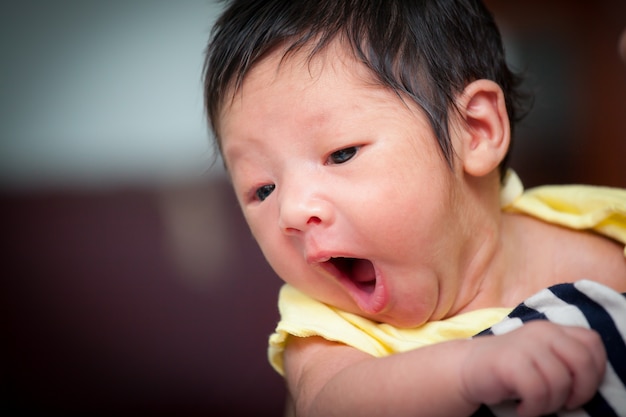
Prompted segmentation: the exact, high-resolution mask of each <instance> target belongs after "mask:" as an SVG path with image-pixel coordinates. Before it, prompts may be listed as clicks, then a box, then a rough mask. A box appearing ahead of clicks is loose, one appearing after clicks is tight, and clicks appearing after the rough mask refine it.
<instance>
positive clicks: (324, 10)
mask: <svg viewBox="0 0 626 417" xmlns="http://www.w3.org/2000/svg"><path fill="white" fill-rule="evenodd" d="M336 39H341V40H342V42H345V44H346V45H349V46H350V47H351V49H352V51H353V53H354V56H355V57H356V58H357V59H358V60H359V61H361V62H362V63H363V64H365V65H366V66H367V67H368V68H369V69H370V70H371V72H372V74H373V75H374V76H375V77H376V79H377V80H378V81H379V82H380V83H381V85H383V86H386V87H388V88H390V89H391V90H393V91H395V92H396V93H397V94H398V95H400V96H401V97H409V98H410V99H411V100H413V101H414V102H415V103H416V104H417V105H418V106H419V107H421V108H422V109H423V111H424V112H425V114H426V116H427V118H428V120H429V123H430V125H431V126H432V129H433V131H434V133H435V136H436V137H437V139H438V142H439V146H440V148H441V150H442V152H443V155H444V157H445V158H446V160H447V161H448V164H449V165H450V166H452V161H453V149H452V144H451V140H450V134H449V131H448V118H449V111H450V109H454V108H455V107H454V100H455V97H456V96H457V95H458V94H459V93H461V92H462V91H463V89H464V88H465V86H467V84H469V83H470V82H472V81H475V80H478V79H489V80H492V81H494V82H496V83H497V84H498V85H499V86H500V87H501V88H502V90H503V92H504V97H505V102H506V108H507V112H508V116H509V120H510V121H511V131H513V125H514V122H516V121H517V120H519V118H521V117H520V115H521V113H522V111H523V110H522V106H523V104H524V95H523V94H521V93H520V91H519V90H518V89H519V84H520V82H521V79H520V78H519V77H518V76H517V75H515V74H514V73H513V72H512V71H511V70H510V69H509V68H508V66H507V64H506V62H505V57H504V48H503V46H502V40H501V37H500V32H499V30H498V28H497V26H496V24H495V21H494V19H493V17H492V15H491V13H490V12H489V11H488V10H487V9H486V8H485V6H484V5H483V4H482V3H481V2H480V1H479V0H234V1H232V2H229V5H228V7H227V8H226V10H225V11H224V12H223V14H222V15H221V16H220V18H219V19H218V20H217V22H216V24H215V26H214V28H213V31H212V33H211V41H210V43H209V46H208V48H207V55H206V60H205V63H204V88H205V106H206V111H207V115H208V118H209V122H210V125H211V128H212V129H213V132H214V133H215V136H216V140H217V143H218V146H219V145H220V137H219V116H220V111H221V109H222V107H223V105H224V103H225V101H226V100H227V99H232V98H233V96H234V94H236V92H237V90H238V89H239V88H240V87H241V84H242V82H243V80H244V78H245V76H246V74H247V73H248V71H249V70H250V69H251V68H252V67H253V66H254V65H255V64H256V63H257V62H258V61H259V60H260V59H262V58H263V57H265V56H266V55H267V54H268V53H271V52H272V51H274V50H275V49H276V48H277V47H278V46H282V47H286V50H287V52H286V54H289V53H292V52H294V51H298V50H300V49H301V48H302V47H303V46H311V47H312V48H311V52H310V55H309V57H313V56H314V55H315V54H316V53H318V52H319V51H321V50H323V49H324V48H325V47H326V46H328V45H329V44H330V43H331V42H332V41H334V40H336ZM505 159H506V158H505Z"/></svg>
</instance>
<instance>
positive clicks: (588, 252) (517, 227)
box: [463, 213, 626, 311]
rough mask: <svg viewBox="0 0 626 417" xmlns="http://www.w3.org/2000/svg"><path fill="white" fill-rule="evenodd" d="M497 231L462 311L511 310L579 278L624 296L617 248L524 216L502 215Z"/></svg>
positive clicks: (625, 275) (624, 273)
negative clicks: (474, 290) (476, 284)
mask: <svg viewBox="0 0 626 417" xmlns="http://www.w3.org/2000/svg"><path fill="white" fill-rule="evenodd" d="M500 226H501V227H500V230H499V238H498V239H499V244H498V245H497V246H496V247H494V251H493V252H492V256H491V257H490V258H487V262H485V268H484V269H483V270H482V271H483V272H482V274H483V275H482V276H481V277H480V279H476V282H480V288H479V290H478V291H477V293H476V297H475V298H474V299H473V300H472V301H471V302H470V303H469V304H467V305H466V307H465V308H464V309H463V310H464V311H469V310H474V309H477V308H483V307H514V306H515V305H517V304H519V303H520V302H522V301H523V300H524V299H526V298H528V297H529V296H531V295H533V294H534V293H536V292H538V291H540V290H541V289H543V288H546V287H549V286H551V285H554V284H559V283H563V282H574V281H578V280H581V279H591V280H594V281H598V282H601V283H603V284H605V285H608V286H610V287H612V288H614V289H616V290H618V291H620V292H625V291H626V259H625V258H624V256H623V250H624V249H623V247H622V246H621V245H619V244H618V243H616V242H614V241H612V240H610V239H607V238H605V237H602V236H598V235H595V234H592V233H588V232H581V231H575V230H571V229H566V228H562V227H559V226H555V225H552V224H548V223H545V222H542V221H540V220H537V219H535V218H532V217H528V216H525V215H518V214H509V213H504V214H503V215H502V219H501V224H500Z"/></svg>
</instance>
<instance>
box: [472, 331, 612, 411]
mask: <svg viewBox="0 0 626 417" xmlns="http://www.w3.org/2000/svg"><path fill="white" fill-rule="evenodd" d="M474 342H475V343H474ZM469 345H471V348H470V351H469V354H468V356H467V359H466V361H465V362H464V364H463V367H462V370H461V383H462V387H463V388H462V389H463V390H464V393H465V394H464V395H465V396H466V398H467V400H469V401H470V402H473V403H483V404H497V403H500V402H502V401H505V400H511V399H514V400H518V401H519V406H518V408H517V412H518V413H519V415H520V416H524V417H530V416H539V415H543V414H549V413H553V412H556V411H557V410H562V409H563V408H565V409H573V408H576V407H579V406H581V405H582V404H584V403H586V402H587V401H589V400H590V399H591V398H592V397H593V395H594V394H595V392H596V391H597V389H598V386H599V385H600V383H601V381H602V378H603V376H604V371H605V367H606V352H605V349H604V346H603V345H602V341H601V339H600V337H599V336H598V334H597V333H596V332H594V331H592V330H588V329H584V328H580V327H568V326H560V325H557V324H554V323H550V322H547V321H535V322H530V323H527V324H526V325H524V326H523V327H521V328H519V329H517V330H514V331H512V332H510V333H507V334H503V335H499V336H484V337H477V338H476V339H475V340H473V341H472V343H469Z"/></svg>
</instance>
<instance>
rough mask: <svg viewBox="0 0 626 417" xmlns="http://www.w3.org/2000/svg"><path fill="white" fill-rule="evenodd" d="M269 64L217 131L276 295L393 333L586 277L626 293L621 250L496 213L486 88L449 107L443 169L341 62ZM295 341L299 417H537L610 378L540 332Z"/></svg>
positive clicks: (494, 109)
mask: <svg viewBox="0 0 626 417" xmlns="http://www.w3.org/2000/svg"><path fill="white" fill-rule="evenodd" d="M281 56H282V54H280V52H276V53H274V54H270V55H269V56H268V57H267V58H265V59H264V60H263V61H262V62H261V63H259V64H257V65H256V67H255V68H253V69H252V71H251V72H250V73H249V74H248V75H247V77H246V79H245V80H244V83H243V86H242V88H241V89H240V90H239V91H237V92H235V93H234V96H233V100H232V102H230V101H229V102H228V105H226V106H225V107H224V110H223V112H222V117H221V120H220V124H219V127H218V130H219V134H220V137H221V140H222V143H221V144H222V150H223V156H224V160H225V162H226V165H227V168H228V170H229V172H230V175H231V177H232V180H233V186H234V189H235V192H236V195H237V198H238V200H239V203H240V205H241V207H242V210H243V213H244V216H245V218H246V220H247V222H248V224H249V226H250V229H251V231H252V233H253V235H254V237H255V238H256V240H257V242H258V243H259V245H260V247H261V249H262V251H263V253H264V255H265V257H266V259H267V260H268V262H269V263H270V265H271V266H272V268H273V269H274V270H275V271H276V273H277V274H278V275H279V276H280V277H281V278H282V279H283V280H284V281H285V282H288V283H289V284H291V285H293V286H294V287H296V288H298V289H300V290H301V291H303V292H305V293H307V294H309V295H311V296H312V297H314V298H316V299H318V300H320V301H322V302H325V303H328V304H331V305H334V306H337V307H339V308H341V309H343V310H345V311H349V312H353V313H355V314H359V315H362V316H364V317H367V318H370V319H372V320H376V321H380V322H386V323H390V324H392V325H395V326H399V327H403V326H418V325H420V324H423V323H425V322H427V321H432V320H440V319H443V318H447V317H451V316H454V315H456V314H458V313H461V312H465V311H470V310H474V309H478V308H483V307H494V306H499V307H506V306H509V307H512V306H514V305H516V304H518V303H519V302H520V301H521V300H523V299H524V298H526V297H528V296H530V295H531V294H533V293H535V292H536V291H538V290H539V289H541V288H544V287H546V286H549V285H551V284H554V283H558V282H564V281H572V280H575V279H579V278H580V277H583V276H584V277H586V278H591V279H597V280H598V281H600V282H603V283H605V284H607V285H610V286H612V287H613V288H615V289H618V290H621V291H625V290H626V262H625V261H624V257H623V256H622V255H621V251H622V249H621V248H620V247H619V246H618V245H617V244H616V243H614V242H612V241H609V240H606V239H604V238H600V237H598V236H594V235H589V234H585V233H580V232H572V231H570V230H565V229H560V228H558V227H555V226H552V225H548V224H544V223H541V222H539V221H537V220H534V219H531V218H528V217H525V216H520V215H511V214H502V213H501V211H500V207H499V200H498V197H499V194H498V192H499V173H498V170H497V166H498V164H499V162H500V161H501V160H502V158H503V157H504V154H505V153H506V150H507V148H508V145H509V136H510V132H509V128H508V119H507V116H506V109H505V107H504V99H503V96H502V91H501V90H500V89H499V87H498V86H497V85H496V84H494V83H493V82H491V81H488V80H477V81H474V82H473V83H470V84H469V85H468V86H467V87H466V89H465V90H464V92H463V94H460V95H459V97H458V99H457V106H458V108H459V113H458V115H455V116H454V118H453V120H451V132H452V140H453V145H454V148H455V151H456V158H455V164H454V166H453V168H452V169H450V167H449V166H448V165H447V164H446V163H445V161H444V159H443V157H442V156H441V153H440V150H439V149H438V147H437V146H438V145H437V143H436V140H435V138H434V136H433V133H432V131H431V129H430V128H429V126H428V124H427V122H426V119H425V117H424V116H423V114H422V113H421V112H420V111H419V109H417V108H416V107H415V106H413V105H412V104H410V102H409V101H408V100H404V102H403V101H402V100H400V98H399V97H398V96H397V95H395V94H394V93H392V92H390V91H388V90H386V89H384V88H382V87H380V86H378V85H377V84H376V83H375V82H374V81H373V80H372V78H371V76H370V75H369V73H368V72H367V71H366V69H365V68H363V67H362V66H361V64H359V63H357V62H355V61H354V60H353V59H352V58H351V56H350V55H349V54H347V53H346V52H345V50H344V49H343V48H342V47H341V45H339V44H334V45H333V46H332V47H330V48H329V49H328V50H326V51H324V52H323V53H321V54H320V55H318V56H316V57H315V58H313V59H312V60H311V61H307V60H306V59H305V58H304V54H303V53H296V54H295V55H291V56H289V57H288V58H287V59H286V60H283V61H281ZM339 257H347V258H358V259H360V261H358V262H355V263H354V265H356V266H355V267H354V269H353V271H347V270H346V269H345V268H343V267H341V266H340V265H339V263H332V262H327V261H328V260H329V259H332V258H339ZM530 259H532V262H529V261H528V260H530ZM599 265H601V266H599ZM529 277H531V278H529ZM546 277H547V279H546ZM607 277H610V278H607ZM522 278H523V279H522ZM416 294H417V295H419V296H416ZM556 335H558V337H556ZM290 340H291V341H290V343H289V345H288V347H287V349H286V352H285V358H284V360H285V370H286V379H287V382H288V386H289V389H290V392H291V394H292V396H293V397H294V400H295V405H296V408H297V409H298V411H299V415H326V416H328V415H334V414H333V413H337V415H349V414H353V415H363V416H365V415H388V414H389V413H390V412H393V413H394V415H405V414H406V415H416V412H417V411H419V412H420V413H421V414H419V415H470V414H471V413H472V412H473V411H474V410H475V409H476V408H477V407H478V405H479V404H480V403H490V404H493V403H498V402H501V401H503V400H506V399H511V398H516V399H520V400H521V402H520V405H519V412H520V413H521V415H528V416H530V415H539V414H543V413H548V412H552V411H555V410H558V409H560V408H563V407H570V408H571V407H576V406H578V405H580V404H582V403H583V402H584V401H586V400H588V399H589V398H590V397H591V395H593V393H594V392H595V390H596V388H597V386H598V384H599V382H600V380H601V378H602V375H603V372H604V363H605V357H604V349H603V347H602V344H601V343H600V341H599V339H598V337H597V336H596V335H595V333H593V332H591V331H587V330H585V329H573V328H563V327H559V326H556V325H553V324H551V323H532V324H531V325H529V326H524V327H523V328H522V329H520V330H518V331H514V332H512V333H510V334H507V335H504V336H498V337H485V338H479V339H476V340H472V341H467V340H464V341H453V342H449V343H441V344H438V345H434V346H431V347H428V348H422V349H418V350H415V351H411V352H407V353H403V354H397V355H393V356H391V357H388V358H383V359H374V358H372V357H370V356H368V355H366V354H364V353H362V352H360V351H357V350H356V349H353V348H350V347H347V346H344V345H340V344H335V343H330V342H327V341H325V340H323V339H321V338H316V337H312V338H306V339H299V338H295V337H294V338H292V339H290ZM528 341H532V343H530V344H529V342H528ZM505 346H506V349H505V348H504V347H505ZM511 358H516V360H511ZM390 375H392V376H390ZM424 375H428V376H429V377H428V378H424V377H423V376H424ZM459 375H460V376H461V377H460V378H459ZM380 381H385V383H384V384H381V383H380Z"/></svg>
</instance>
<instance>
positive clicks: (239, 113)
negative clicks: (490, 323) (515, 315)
mask: <svg viewBox="0 0 626 417" xmlns="http://www.w3.org/2000/svg"><path fill="white" fill-rule="evenodd" d="M279 60H280V55H277V54H275V55H271V56H269V57H268V58H267V59H265V60H264V61H262V62H261V63H259V64H257V66H256V67H255V68H254V69H253V70H252V71H251V72H250V73H249V74H248V75H247V77H246V79H245V82H244V84H243V87H242V89H241V90H240V91H238V92H237V93H236V94H235V98H234V101H233V102H232V104H230V102H228V103H229V105H228V106H227V107H226V108H225V109H224V111H223V113H222V117H221V120H220V133H221V138H222V149H223V156H224V159H225V162H226V165H227V167H228V169H229V172H230V175H231V176H232V180H233V184H234V189H235V192H236V195H237V198H238V200H239V203H240V204H241V207H242V209H243V213H244V216H245V218H246V220H247V222H248V224H249V226H250V228H251V230H252V233H253V235H254V237H255V238H256V240H257V242H258V244H259V245H260V247H261V249H262V251H263V253H264V255H265V257H266V258H267V260H268V261H269V263H270V264H271V266H272V267H273V268H274V270H275V271H276V273H277V274H278V275H279V276H280V277H281V278H282V279H283V280H284V281H286V282H288V283H290V284H292V285H293V286H295V287H296V288H298V289H300V290H301V291H303V292H305V293H308V294H309V295H310V296H312V297H314V298H317V299H319V300H320V301H322V302H325V303H328V304H331V305H335V306H337V307H339V308H341V309H343V310H347V311H349V312H353V313H356V314H359V315H362V316H365V317H368V318H371V319H373V320H376V321H381V322H387V323H391V324H394V325H399V326H411V325H418V324H421V323H423V322H425V321H427V320H430V319H437V318H441V317H442V316H443V315H445V314H446V310H447V309H448V308H449V306H450V304H451V303H452V302H453V297H454V294H456V293H457V291H458V285H459V284H458V283H456V282H454V281H453V280H445V282H444V280H442V279H441V278H440V277H441V276H450V275H454V271H453V269H454V265H453V263H451V262H450V259H451V258H454V256H455V254H457V253H458V252H459V245H461V244H462V243H461V242H462V239H458V237H459V234H460V233H462V224H461V222H458V221H455V219H458V218H460V217H462V213H460V211H461V209H460V205H459V204H457V197H458V189H459V187H460V185H459V183H460V180H459V179H458V178H459V177H460V175H459V174H458V173H455V172H453V171H452V170H450V169H449V167H448V166H447V164H446V163H445V161H444V159H443V157H442V156H441V152H440V151H439V149H438V145H437V141H436V139H435V137H434V136H433V133H432V131H431V129H430V127H429V125H428V123H427V121H426V119H425V118H424V117H423V115H422V114H421V113H420V112H419V111H417V110H416V109H415V108H413V107H409V106H407V105H405V104H403V103H402V101H401V100H400V99H399V98H398V97H397V95H395V94H394V93H392V92H390V91H388V90H386V89H383V88H382V87H380V86H379V85H377V84H376V83H375V82H373V80H372V79H371V77H370V76H369V74H368V73H367V71H366V70H365V69H364V68H363V67H362V66H361V64H357V63H356V62H355V61H354V60H352V59H351V58H349V57H347V56H346V55H345V54H342V53H341V52H340V51H338V50H337V49H336V48H335V49H331V50H329V51H327V53H324V54H322V55H321V56H319V57H316V58H314V59H313V60H312V61H311V62H306V61H305V60H304V59H303V56H302V55H295V56H292V57H290V58H287V60H286V61H284V62H283V63H282V64H281V65H279ZM251 279H254V277H252V278H251Z"/></svg>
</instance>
